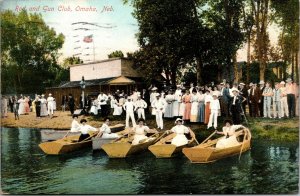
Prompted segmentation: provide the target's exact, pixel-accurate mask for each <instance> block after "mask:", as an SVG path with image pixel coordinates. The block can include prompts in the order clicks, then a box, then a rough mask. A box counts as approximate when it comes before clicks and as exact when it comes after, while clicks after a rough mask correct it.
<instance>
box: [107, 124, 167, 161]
mask: <svg viewBox="0 0 300 196" xmlns="http://www.w3.org/2000/svg"><path fill="white" fill-rule="evenodd" d="M155 131H156V130H155ZM161 134H162V133H154V130H153V132H152V133H148V134H147V136H148V139H145V140H142V141H141V142H140V143H139V144H136V145H132V144H131V142H132V141H133V136H131V137H129V138H128V137H126V136H125V137H122V138H119V139H116V140H114V141H112V142H110V143H108V144H104V145H103V146H102V149H103V150H104V151H105V152H106V154H107V155H108V156H109V158H124V157H127V156H129V155H132V154H136V153H139V152H141V151H144V150H146V149H147V148H148V147H149V146H150V145H151V144H154V143H155V142H156V141H157V139H158V138H159V136H160V135H161Z"/></svg>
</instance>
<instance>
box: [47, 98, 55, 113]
mask: <svg viewBox="0 0 300 196" xmlns="http://www.w3.org/2000/svg"><path fill="white" fill-rule="evenodd" d="M47 102H48V114H49V115H50V118H52V117H53V110H54V98H53V97H52V94H51V93H49V97H48V98H47Z"/></svg>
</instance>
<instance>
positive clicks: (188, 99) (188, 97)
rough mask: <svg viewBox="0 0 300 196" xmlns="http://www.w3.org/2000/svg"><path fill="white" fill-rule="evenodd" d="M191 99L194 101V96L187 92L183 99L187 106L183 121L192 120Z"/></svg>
mask: <svg viewBox="0 0 300 196" xmlns="http://www.w3.org/2000/svg"><path fill="white" fill-rule="evenodd" d="M191 99H192V96H191V94H190V91H189V90H186V92H185V96H184V97H183V99H182V102H184V104H185V108H184V114H183V120H190V119H191V107H192V104H191Z"/></svg>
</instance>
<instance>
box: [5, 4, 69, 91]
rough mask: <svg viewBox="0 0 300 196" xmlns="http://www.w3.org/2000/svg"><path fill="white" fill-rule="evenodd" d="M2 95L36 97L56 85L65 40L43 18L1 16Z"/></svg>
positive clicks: (20, 15)
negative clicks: (18, 94) (17, 94)
mask: <svg viewBox="0 0 300 196" xmlns="http://www.w3.org/2000/svg"><path fill="white" fill-rule="evenodd" d="M1 28H2V42H1V49H2V50H1V56H2V57H3V58H2V61H1V67H2V73H1V76H2V82H3V83H2V87H3V88H2V93H12V92H14V93H17V92H21V93H34V92H41V91H43V90H44V88H45V87H48V86H51V85H53V84H54V81H55V76H56V72H57V71H58V70H60V69H61V67H60V66H59V65H58V63H57V59H58V57H59V54H58V50H59V49H60V48H62V45H63V43H64V36H63V35H62V34H59V35H57V34H56V32H55V31H54V29H52V28H50V27H49V26H47V25H46V23H45V22H44V20H43V18H42V16H41V15H40V14H28V13H27V11H26V10H23V11H21V12H19V13H17V14H16V13H14V12H12V11H9V10H7V11H3V12H1Z"/></svg>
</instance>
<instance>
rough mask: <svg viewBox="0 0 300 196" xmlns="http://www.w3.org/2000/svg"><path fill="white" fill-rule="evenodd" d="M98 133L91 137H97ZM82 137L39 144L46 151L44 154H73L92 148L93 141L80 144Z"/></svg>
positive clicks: (69, 137) (75, 136) (84, 141)
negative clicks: (79, 140)
mask: <svg viewBox="0 0 300 196" xmlns="http://www.w3.org/2000/svg"><path fill="white" fill-rule="evenodd" d="M97 133H98V132H94V133H92V134H91V133H90V135H91V137H92V136H96V134H97ZM79 136H80V135H73V136H68V137H66V138H63V139H59V140H55V141H51V142H43V143H41V144H39V147H40V148H41V149H42V150H43V151H44V153H46V154H49V155H59V154H66V153H69V152H73V151H76V150H80V149H82V148H86V147H91V146H92V140H91V138H90V139H87V140H83V141H81V142H78V139H79Z"/></svg>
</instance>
